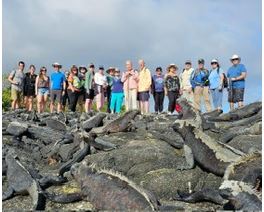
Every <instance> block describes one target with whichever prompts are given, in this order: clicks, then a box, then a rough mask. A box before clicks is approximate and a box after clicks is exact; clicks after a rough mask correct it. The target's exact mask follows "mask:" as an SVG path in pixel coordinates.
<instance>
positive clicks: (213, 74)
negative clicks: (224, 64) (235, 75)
mask: <svg viewBox="0 0 264 212" xmlns="http://www.w3.org/2000/svg"><path fill="white" fill-rule="evenodd" d="M211 66H212V69H211V70H210V72H209V73H210V74H209V82H210V86H209V87H210V93H211V95H212V99H213V105H214V108H215V109H217V110H221V109H222V99H223V83H224V72H223V69H222V68H220V65H219V63H218V60H217V59H213V60H212V61H211Z"/></svg>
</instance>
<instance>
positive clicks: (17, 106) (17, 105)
mask: <svg viewBox="0 0 264 212" xmlns="http://www.w3.org/2000/svg"><path fill="white" fill-rule="evenodd" d="M19 106H20V101H19V100H16V104H15V108H16V109H19Z"/></svg>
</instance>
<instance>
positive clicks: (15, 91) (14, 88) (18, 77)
mask: <svg viewBox="0 0 264 212" xmlns="http://www.w3.org/2000/svg"><path fill="white" fill-rule="evenodd" d="M24 68H25V63H24V62H23V61H19V62H18V69H16V70H13V71H12V72H11V73H10V74H9V76H8V81H9V82H10V83H11V100H12V103H11V108H12V110H15V109H18V108H19V107H20V103H21V98H22V94H23V88H24V80H25V74H24V72H23V71H24Z"/></svg>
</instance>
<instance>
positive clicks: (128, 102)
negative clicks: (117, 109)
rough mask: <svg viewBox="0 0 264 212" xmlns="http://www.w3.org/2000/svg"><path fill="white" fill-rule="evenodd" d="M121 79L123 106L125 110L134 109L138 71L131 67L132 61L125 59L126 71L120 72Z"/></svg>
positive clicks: (135, 105)
mask: <svg viewBox="0 0 264 212" xmlns="http://www.w3.org/2000/svg"><path fill="white" fill-rule="evenodd" d="M121 81H122V82H123V83H124V86H123V88H124V95H125V107H126V111H129V110H136V109H137V108H138V107H137V87H138V72H137V71H136V70H134V69H133V66H132V62H131V61H130V60H127V61H126V71H125V72H124V73H123V74H122V78H121Z"/></svg>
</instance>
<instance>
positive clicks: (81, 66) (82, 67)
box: [79, 65, 87, 72]
mask: <svg viewBox="0 0 264 212" xmlns="http://www.w3.org/2000/svg"><path fill="white" fill-rule="evenodd" d="M82 69H84V70H85V71H86V72H87V68H86V67H85V65H80V66H79V71H81V70H82Z"/></svg>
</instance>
